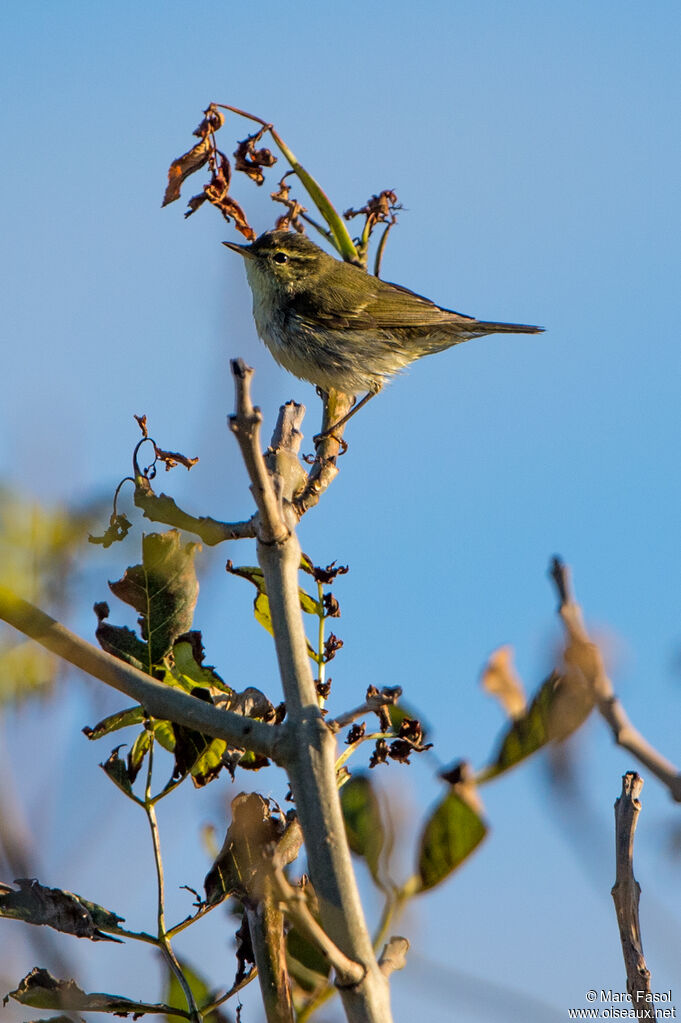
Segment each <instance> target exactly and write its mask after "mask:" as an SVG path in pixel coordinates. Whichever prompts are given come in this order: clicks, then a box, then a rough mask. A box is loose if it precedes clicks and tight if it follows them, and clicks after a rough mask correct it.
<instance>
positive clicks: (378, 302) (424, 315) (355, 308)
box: [290, 265, 475, 330]
mask: <svg viewBox="0 0 681 1023" xmlns="http://www.w3.org/2000/svg"><path fill="white" fill-rule="evenodd" d="M343 269H344V270H346V271H349V272H350V273H347V272H346V273H344V274H343V275H340V274H335V275H334V279H333V282H330V281H329V279H328V277H325V278H322V280H321V281H320V282H319V283H318V284H317V286H316V287H315V289H314V291H309V292H308V291H303V292H299V293H298V294H297V295H295V296H294V297H293V298H292V299H291V306H290V307H291V311H292V312H293V313H294V314H295V315H296V316H297V317H298V318H299V319H302V320H304V321H306V322H308V323H315V322H322V323H323V324H324V326H326V327H328V328H330V329H336V330H348V329H349V330H353V329H355V330H366V329H378V330H381V329H385V330H391V329H393V328H398V327H420V326H424V327H428V326H436V325H438V324H442V323H450V324H451V323H452V320H453V319H459V320H460V321H461V323H462V324H470V323H474V322H475V320H474V318H473V317H470V316H462V315H461V314H460V313H455V312H453V311H452V310H449V309H441V308H440V306H437V305H435V303H434V302H431V301H430V300H429V299H427V298H424V297H423V295H417V294H416V293H415V292H413V291H410V290H409V289H408V288H402V287H400V286H399V285H398V284H389V283H388V282H387V281H382V280H380V279H379V278H378V277H372V276H371V275H369V274H366V273H364V271H363V270H359V269H358V268H356V267H353V266H350V265H348V266H347V267H344V268H343ZM355 274H362V277H363V280H362V281H361V282H360V283H361V285H362V286H361V287H358V286H357V282H356V281H355V280H354V279H353V278H354V276H355ZM367 285H369V287H367Z"/></svg>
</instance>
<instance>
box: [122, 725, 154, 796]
mask: <svg viewBox="0 0 681 1023" xmlns="http://www.w3.org/2000/svg"><path fill="white" fill-rule="evenodd" d="M150 746H151V733H150V732H148V731H147V729H146V728H143V729H142V731H141V732H140V733H139V735H138V736H137V738H136V739H135V741H134V743H133V744H132V748H131V750H130V752H129V753H128V764H127V767H128V772H127V773H128V779H129V781H130V784H131V785H132V784H133V782H134V781H135V778H136V777H137V775H138V774H139V770H140V767H141V766H142V763H143V761H144V758H145V757H146V755H147V753H148V752H149V747H150Z"/></svg>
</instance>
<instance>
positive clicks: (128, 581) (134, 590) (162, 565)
mask: <svg viewBox="0 0 681 1023" xmlns="http://www.w3.org/2000/svg"><path fill="white" fill-rule="evenodd" d="M200 547H201V545H200V544H197V543H187V544H183V543H182V542H181V540H180V534H179V532H178V531H177V530H176V529H171V530H169V531H168V532H167V533H149V534H148V535H146V536H145V537H144V538H143V540H142V564H141V565H133V566H132V567H131V568H128V569H127V570H126V572H125V574H124V576H123V578H122V579H119V580H118V582H113V583H109V587H110V589H111V591H112V593H114V594H115V595H116V596H117V597H118V598H119V599H120V600H122V601H124V602H125V603H126V604H130V605H131V606H132V607H134V608H135V610H136V611H138V612H139V614H140V625H141V630H142V638H143V639H144V640H146V641H147V643H148V645H149V655H148V656H149V664H151V665H153V664H159V663H160V662H161V661H162V660H163V658H164V657H165V655H166V654H167V653H168V652H169V651H170V650H171V649H172V646H173V643H174V642H175V640H176V639H177V637H178V636H180V635H182V633H183V632H187V631H188V630H189V629H190V628H191V624H192V618H193V615H194V607H195V605H196V599H197V597H198V593H199V584H198V582H197V579H196V572H195V568H194V558H195V556H196V552H197V551H198V550H200Z"/></svg>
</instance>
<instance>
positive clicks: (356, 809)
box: [340, 774, 385, 879]
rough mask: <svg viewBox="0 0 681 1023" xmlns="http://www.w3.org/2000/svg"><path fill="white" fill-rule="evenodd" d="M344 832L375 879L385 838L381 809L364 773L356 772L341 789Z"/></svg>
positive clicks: (369, 781) (351, 846) (354, 850)
mask: <svg viewBox="0 0 681 1023" xmlns="http://www.w3.org/2000/svg"><path fill="white" fill-rule="evenodd" d="M340 800H341V809H342V811H343V819H344V821H345V832H346V834H347V836H348V843H349V845H350V848H351V849H352V851H353V852H354V853H356V854H357V855H358V856H362V857H363V858H364V859H365V860H366V861H367V866H368V867H369V870H370V871H371V876H372V877H373V878H374V879H377V878H378V866H379V861H380V856H381V851H382V849H383V844H384V842H385V834H384V830H383V821H382V820H381V811H380V807H379V803H378V799H377V797H376V793H375V792H374V789H373V785H372V783H371V779H370V778H369V776H368V775H366V774H355V775H353V776H352V777H351V778H350V780H349V781H347V782H346V783H345V784H344V785H343V787H342V789H341V791H340Z"/></svg>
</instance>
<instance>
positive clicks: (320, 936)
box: [272, 865, 366, 987]
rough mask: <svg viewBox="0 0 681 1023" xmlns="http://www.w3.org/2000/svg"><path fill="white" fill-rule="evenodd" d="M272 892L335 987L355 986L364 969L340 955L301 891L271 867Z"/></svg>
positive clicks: (362, 975)
mask: <svg viewBox="0 0 681 1023" xmlns="http://www.w3.org/2000/svg"><path fill="white" fill-rule="evenodd" d="M272 888H273V894H274V895H275V897H276V898H277V899H278V900H279V902H280V903H281V905H282V909H283V910H284V912H285V913H286V915H287V916H288V917H290V919H291V920H292V921H293V923H294V924H295V925H296V928H297V929H298V930H299V931H300V933H301V934H304V935H305V936H306V937H307V938H308V939H309V940H310V941H311V942H312V943H313V944H314V945H316V946H317V948H318V949H319V951H320V952H321V953H322V955H323V956H324V958H325V959H326V960H327V961H328V962H329V963H330V964H331V966H333V968H334V970H335V971H336V977H337V980H336V986H337V987H353V986H355V985H356V984H359V982H360V981H361V980H362V978H363V977H364V975H365V973H366V970H365V969H364V967H363V966H360V964H359V963H355V962H353V960H352V959H349V958H348V957H347V956H346V955H344V954H343V953H342V952H341V950H340V949H339V948H338V946H337V945H336V944H335V943H334V942H333V941H332V940H331V938H330V937H329V936H328V934H327V933H326V931H325V930H324V928H323V927H322V926H321V925H320V924H318V923H317V921H316V920H315V918H314V916H313V915H312V912H311V911H310V908H309V906H308V904H307V899H306V898H305V893H304V891H302V889H300V888H294V887H293V885H291V884H289V882H288V881H287V879H286V876H285V874H284V871H283V870H282V868H281V867H280V866H278V865H275V866H274V870H273V875H272Z"/></svg>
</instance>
